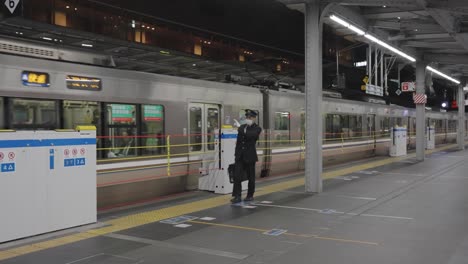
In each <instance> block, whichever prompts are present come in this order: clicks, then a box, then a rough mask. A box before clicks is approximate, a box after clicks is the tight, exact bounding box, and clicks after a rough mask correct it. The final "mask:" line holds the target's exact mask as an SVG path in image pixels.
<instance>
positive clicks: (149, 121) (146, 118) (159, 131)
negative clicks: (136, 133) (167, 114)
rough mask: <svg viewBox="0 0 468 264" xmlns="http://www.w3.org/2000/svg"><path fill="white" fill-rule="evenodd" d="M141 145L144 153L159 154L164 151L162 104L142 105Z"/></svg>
mask: <svg viewBox="0 0 468 264" xmlns="http://www.w3.org/2000/svg"><path fill="white" fill-rule="evenodd" d="M141 113H142V119H141V120H142V122H143V123H142V133H141V135H142V145H143V146H144V147H145V148H143V154H144V155H159V154H163V153H165V151H166V149H165V148H164V145H165V143H164V142H165V140H164V139H165V137H164V106H162V105H143V106H142V111H141Z"/></svg>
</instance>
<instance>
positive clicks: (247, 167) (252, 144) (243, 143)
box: [231, 110, 262, 203]
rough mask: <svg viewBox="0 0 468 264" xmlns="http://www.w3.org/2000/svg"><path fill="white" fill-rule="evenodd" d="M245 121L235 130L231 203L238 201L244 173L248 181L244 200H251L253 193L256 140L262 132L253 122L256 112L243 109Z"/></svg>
mask: <svg viewBox="0 0 468 264" xmlns="http://www.w3.org/2000/svg"><path fill="white" fill-rule="evenodd" d="M245 117H246V122H245V124H244V125H242V126H240V127H239V129H238V131H237V142H236V151H235V158H236V163H235V176H234V186H233V191H232V196H233V198H232V200H231V202H232V203H240V202H241V201H242V200H241V193H242V180H243V178H244V177H243V176H244V175H245V176H246V177H245V178H246V179H247V180H248V181H249V188H248V191H247V196H246V197H245V199H244V201H245V202H250V201H253V196H254V193H255V163H256V162H257V161H258V156H257V147H256V144H257V140H258V138H259V136H260V133H261V132H262V128H261V127H260V126H258V125H257V124H256V123H255V122H256V120H257V113H256V112H255V111H252V110H246V111H245Z"/></svg>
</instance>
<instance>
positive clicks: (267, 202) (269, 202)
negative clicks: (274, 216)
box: [260, 201, 273, 204]
mask: <svg viewBox="0 0 468 264" xmlns="http://www.w3.org/2000/svg"><path fill="white" fill-rule="evenodd" d="M260 203H261V204H272V203H273V202H272V201H261V202H260Z"/></svg>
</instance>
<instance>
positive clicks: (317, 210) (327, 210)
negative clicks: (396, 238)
mask: <svg viewBox="0 0 468 264" xmlns="http://www.w3.org/2000/svg"><path fill="white" fill-rule="evenodd" d="M256 205H258V206H265V207H275V208H284V209H294V210H302V211H313V212H317V213H321V214H329V215H331V214H340V215H353V216H367V217H379V218H392V219H402V220H414V218H411V217H401V216H392V215H374V214H356V213H345V212H340V211H335V210H332V209H314V208H304V207H294V206H285V205H267V204H256Z"/></svg>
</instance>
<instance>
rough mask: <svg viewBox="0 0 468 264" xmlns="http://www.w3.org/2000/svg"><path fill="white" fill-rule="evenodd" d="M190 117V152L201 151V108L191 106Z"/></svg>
mask: <svg viewBox="0 0 468 264" xmlns="http://www.w3.org/2000/svg"><path fill="white" fill-rule="evenodd" d="M189 112H190V113H189V115H190V118H189V119H190V144H191V145H190V150H191V151H201V150H202V147H203V146H202V121H203V119H202V106H199V105H192V106H191V107H190V109H189Z"/></svg>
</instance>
